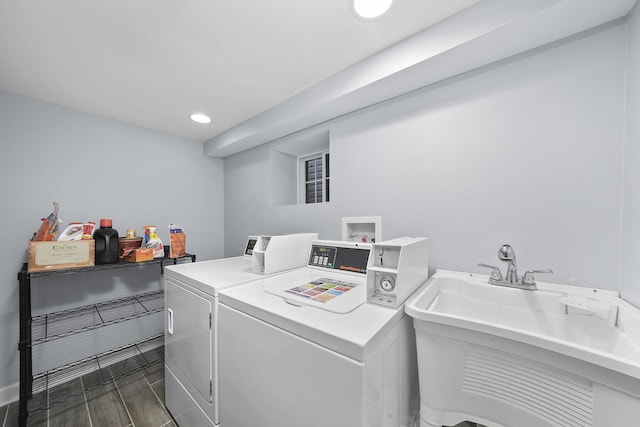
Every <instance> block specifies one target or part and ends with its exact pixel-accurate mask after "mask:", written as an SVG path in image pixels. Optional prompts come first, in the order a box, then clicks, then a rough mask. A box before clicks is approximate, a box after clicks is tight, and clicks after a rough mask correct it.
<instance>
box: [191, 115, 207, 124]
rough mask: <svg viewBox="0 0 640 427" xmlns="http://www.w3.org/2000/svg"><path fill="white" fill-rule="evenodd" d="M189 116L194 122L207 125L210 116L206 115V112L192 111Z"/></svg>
mask: <svg viewBox="0 0 640 427" xmlns="http://www.w3.org/2000/svg"><path fill="white" fill-rule="evenodd" d="M189 117H191V120H193V121H194V122H196V123H202V124H203V125H208V124H209V123H211V117H209V116H207V115H206V114H202V113H194V114H192V115H191V116H189Z"/></svg>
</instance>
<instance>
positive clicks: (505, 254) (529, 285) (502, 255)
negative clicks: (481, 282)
mask: <svg viewBox="0 0 640 427" xmlns="http://www.w3.org/2000/svg"><path fill="white" fill-rule="evenodd" d="M498 258H499V259H500V261H504V262H506V263H508V264H507V274H506V276H505V278H504V279H503V278H502V272H501V271H500V268H499V267H496V266H494V265H488V264H483V263H480V262H479V263H478V267H486V268H490V269H491V276H490V277H489V283H490V284H492V285H499V286H508V287H511V288H518V289H526V290H530V291H535V290H536V289H538V287H537V286H536V281H535V278H534V277H533V275H534V273H546V274H553V270H528V271H526V272H525V273H524V275H523V276H522V280H518V269H517V267H516V251H514V250H513V248H512V247H511V245H502V246H501V247H500V249H498Z"/></svg>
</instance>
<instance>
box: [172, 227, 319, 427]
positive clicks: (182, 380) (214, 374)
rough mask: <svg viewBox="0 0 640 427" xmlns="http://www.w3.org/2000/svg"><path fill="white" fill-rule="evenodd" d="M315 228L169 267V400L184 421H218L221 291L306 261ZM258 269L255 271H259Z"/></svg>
mask: <svg viewBox="0 0 640 427" xmlns="http://www.w3.org/2000/svg"><path fill="white" fill-rule="evenodd" d="M315 238H317V234H315V233H304V234H291V235H281V236H256V237H250V238H249V239H248V240H247V244H246V246H245V252H244V255H242V256H238V257H232V258H224V259H218V260H212V261H200V262H196V263H192V264H179V265H175V266H168V267H165V270H164V278H165V314H166V320H165V347H164V352H165V403H166V406H167V408H168V409H169V411H170V412H171V414H172V415H173V417H174V419H175V420H176V422H177V423H178V425H180V427H205V426H214V427H215V426H219V424H220V415H219V414H220V413H219V385H218V372H219V368H218V351H217V350H218V328H219V317H218V295H219V292H220V290H222V289H226V288H229V287H232V286H237V285H239V284H242V283H247V282H250V281H252V280H256V279H259V278H263V277H267V276H268V275H265V273H264V271H265V269H264V267H263V268H257V269H256V268H255V266H256V262H255V260H254V259H253V258H254V257H255V256H258V257H259V258H260V259H261V261H262V262H263V263H266V266H267V269H266V270H267V271H269V272H270V273H271V274H278V273H279V271H276V269H275V267H276V266H277V267H279V268H280V269H281V271H286V270H290V269H293V268H297V267H303V266H304V265H305V264H306V255H303V256H302V257H301V256H300V253H301V252H302V253H303V254H304V253H307V252H308V251H309V248H310V247H311V242H312V240H313V239H315ZM256 270H257V271H258V272H255V271H256Z"/></svg>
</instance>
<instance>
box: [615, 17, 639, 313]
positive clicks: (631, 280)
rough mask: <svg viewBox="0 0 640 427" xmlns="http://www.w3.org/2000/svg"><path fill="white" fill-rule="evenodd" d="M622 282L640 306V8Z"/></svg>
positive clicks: (632, 35)
mask: <svg viewBox="0 0 640 427" xmlns="http://www.w3.org/2000/svg"><path fill="white" fill-rule="evenodd" d="M627 51H628V58H627V64H628V69H627V110H626V119H627V120H626V150H625V164H624V174H625V186H624V212H623V214H624V216H623V218H624V221H623V233H622V282H621V286H620V293H621V295H622V297H623V298H624V299H626V300H627V301H629V302H631V303H632V304H634V305H636V306H638V307H640V279H639V278H640V262H638V260H640V119H639V118H640V8H639V7H638V5H637V4H636V6H635V9H634V11H633V13H632V15H631V17H630V19H629V28H628V47H627Z"/></svg>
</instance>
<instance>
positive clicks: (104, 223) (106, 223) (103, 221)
mask: <svg viewBox="0 0 640 427" xmlns="http://www.w3.org/2000/svg"><path fill="white" fill-rule="evenodd" d="M112 226H113V223H112V222H111V220H110V219H101V220H100V227H112Z"/></svg>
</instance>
